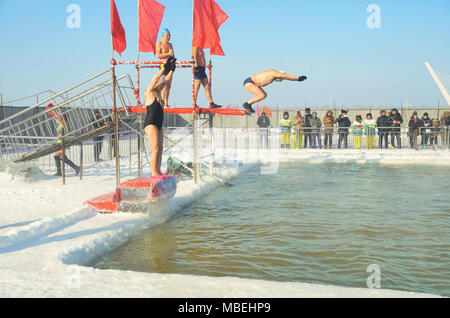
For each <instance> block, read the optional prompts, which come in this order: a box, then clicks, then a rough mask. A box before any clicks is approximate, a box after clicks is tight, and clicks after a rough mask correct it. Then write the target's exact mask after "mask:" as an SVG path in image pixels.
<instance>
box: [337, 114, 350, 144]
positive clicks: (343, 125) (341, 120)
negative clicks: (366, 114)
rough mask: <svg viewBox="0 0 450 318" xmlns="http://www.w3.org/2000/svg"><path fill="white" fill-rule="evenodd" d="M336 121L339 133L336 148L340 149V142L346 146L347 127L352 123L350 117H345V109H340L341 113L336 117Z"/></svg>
mask: <svg viewBox="0 0 450 318" xmlns="http://www.w3.org/2000/svg"><path fill="white" fill-rule="evenodd" d="M336 122H337V123H338V127H339V129H338V134H339V140H338V148H339V149H341V143H342V142H344V147H345V149H347V148H348V142H347V139H348V133H349V131H348V128H349V127H351V125H352V123H351V121H350V119H348V117H347V111H346V110H345V109H343V110H341V115H339V117H338V119H336Z"/></svg>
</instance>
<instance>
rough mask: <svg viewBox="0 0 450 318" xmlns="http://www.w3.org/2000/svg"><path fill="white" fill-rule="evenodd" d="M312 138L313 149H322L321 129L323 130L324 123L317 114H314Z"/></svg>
mask: <svg viewBox="0 0 450 318" xmlns="http://www.w3.org/2000/svg"><path fill="white" fill-rule="evenodd" d="M311 128H312V130H311V136H312V140H313V144H312V147H313V148H320V149H322V139H321V138H320V129H321V128H322V121H321V120H320V118H319V117H317V112H313V113H312V118H311Z"/></svg>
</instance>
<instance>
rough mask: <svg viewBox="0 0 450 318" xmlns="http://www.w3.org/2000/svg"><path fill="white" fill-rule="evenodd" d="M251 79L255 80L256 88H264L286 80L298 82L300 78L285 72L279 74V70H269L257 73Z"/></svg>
mask: <svg viewBox="0 0 450 318" xmlns="http://www.w3.org/2000/svg"><path fill="white" fill-rule="evenodd" d="M251 79H252V80H253V82H254V83H255V85H256V86H258V87H264V86H267V85H269V84H272V83H273V82H274V81H275V80H277V81H279V82H281V81H282V80H284V79H286V80H291V81H297V80H298V76H295V75H290V74H286V73H283V72H279V71H277V70H267V71H262V72H259V73H256V74H255V75H253V76H251Z"/></svg>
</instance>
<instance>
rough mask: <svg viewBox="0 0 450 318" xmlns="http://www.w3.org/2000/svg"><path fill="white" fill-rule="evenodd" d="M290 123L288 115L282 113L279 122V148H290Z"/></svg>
mask: <svg viewBox="0 0 450 318" xmlns="http://www.w3.org/2000/svg"><path fill="white" fill-rule="evenodd" d="M292 126H293V124H292V121H291V120H290V119H289V113H288V112H284V114H283V119H282V120H280V128H281V148H286V149H289V148H291V129H292Z"/></svg>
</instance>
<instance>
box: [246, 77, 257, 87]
mask: <svg viewBox="0 0 450 318" xmlns="http://www.w3.org/2000/svg"><path fill="white" fill-rule="evenodd" d="M246 84H255V82H253V80H252V78H251V77H249V78H247V79H246V80H245V81H244V86H245V85H246Z"/></svg>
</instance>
